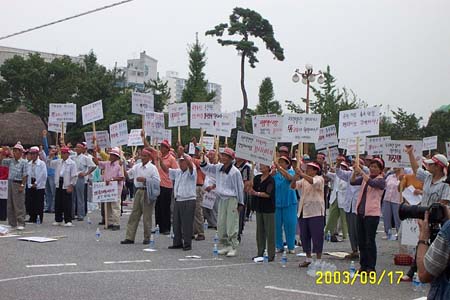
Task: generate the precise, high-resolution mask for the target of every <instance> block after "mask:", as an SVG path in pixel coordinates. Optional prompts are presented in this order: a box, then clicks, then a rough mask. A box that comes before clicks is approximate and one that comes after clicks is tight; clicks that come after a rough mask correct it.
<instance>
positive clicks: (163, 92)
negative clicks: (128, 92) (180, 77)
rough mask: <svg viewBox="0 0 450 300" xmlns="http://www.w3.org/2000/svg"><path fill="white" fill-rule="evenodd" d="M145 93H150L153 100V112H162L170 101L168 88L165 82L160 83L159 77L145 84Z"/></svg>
mask: <svg viewBox="0 0 450 300" xmlns="http://www.w3.org/2000/svg"><path fill="white" fill-rule="evenodd" d="M144 90H145V92H146V93H148V92H152V93H153V95H154V100H155V103H154V105H155V111H156V112H162V111H163V110H164V107H166V105H167V102H168V100H169V99H170V88H169V86H168V82H167V81H162V80H161V79H160V78H159V76H158V77H157V78H156V79H150V80H149V81H148V82H146V83H145V88H144Z"/></svg>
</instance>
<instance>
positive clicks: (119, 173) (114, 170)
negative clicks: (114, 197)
mask: <svg viewBox="0 0 450 300" xmlns="http://www.w3.org/2000/svg"><path fill="white" fill-rule="evenodd" d="M98 166H99V169H101V170H104V172H103V175H102V178H103V180H105V181H106V180H111V179H113V178H114V177H124V174H123V168H122V166H121V165H120V163H119V161H118V160H116V161H115V162H113V163H112V162H110V161H99V162H98ZM123 182H124V181H123V180H122V181H119V182H118V184H117V186H118V187H119V195H120V194H121V193H122V188H123Z"/></svg>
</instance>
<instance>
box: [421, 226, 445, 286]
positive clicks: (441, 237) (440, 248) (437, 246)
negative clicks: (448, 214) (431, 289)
mask: <svg viewBox="0 0 450 300" xmlns="http://www.w3.org/2000/svg"><path fill="white" fill-rule="evenodd" d="M449 238H450V221H447V222H446V223H445V224H444V226H442V228H441V231H440V232H439V233H438V235H437V237H436V239H435V240H434V241H433V243H432V244H431V246H430V248H428V251H427V253H426V254H425V258H424V265H425V269H426V270H427V272H428V273H430V274H431V275H433V276H434V277H439V276H440V275H442V273H443V272H444V270H445V269H446V268H447V267H450V239H449Z"/></svg>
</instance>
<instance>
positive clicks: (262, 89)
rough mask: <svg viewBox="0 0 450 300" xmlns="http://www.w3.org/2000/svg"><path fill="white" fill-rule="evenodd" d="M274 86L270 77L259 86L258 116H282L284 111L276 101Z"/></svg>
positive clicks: (256, 110)
mask: <svg viewBox="0 0 450 300" xmlns="http://www.w3.org/2000/svg"><path fill="white" fill-rule="evenodd" d="M274 97H275V95H274V92H273V84H272V80H271V79H270V77H266V78H264V80H263V81H262V83H261V85H260V86H259V103H258V105H256V109H255V112H256V114H257V115H265V114H277V115H281V114H282V113H283V110H282V109H281V105H280V103H279V102H278V101H276V100H274V99H273V98H274Z"/></svg>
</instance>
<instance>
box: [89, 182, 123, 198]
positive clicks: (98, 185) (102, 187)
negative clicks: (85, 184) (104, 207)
mask: <svg viewBox="0 0 450 300" xmlns="http://www.w3.org/2000/svg"><path fill="white" fill-rule="evenodd" d="M118 200H120V198H119V189H118V186H117V181H111V182H110V183H109V185H106V182H93V183H92V202H94V203H104V202H116V201H118Z"/></svg>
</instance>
